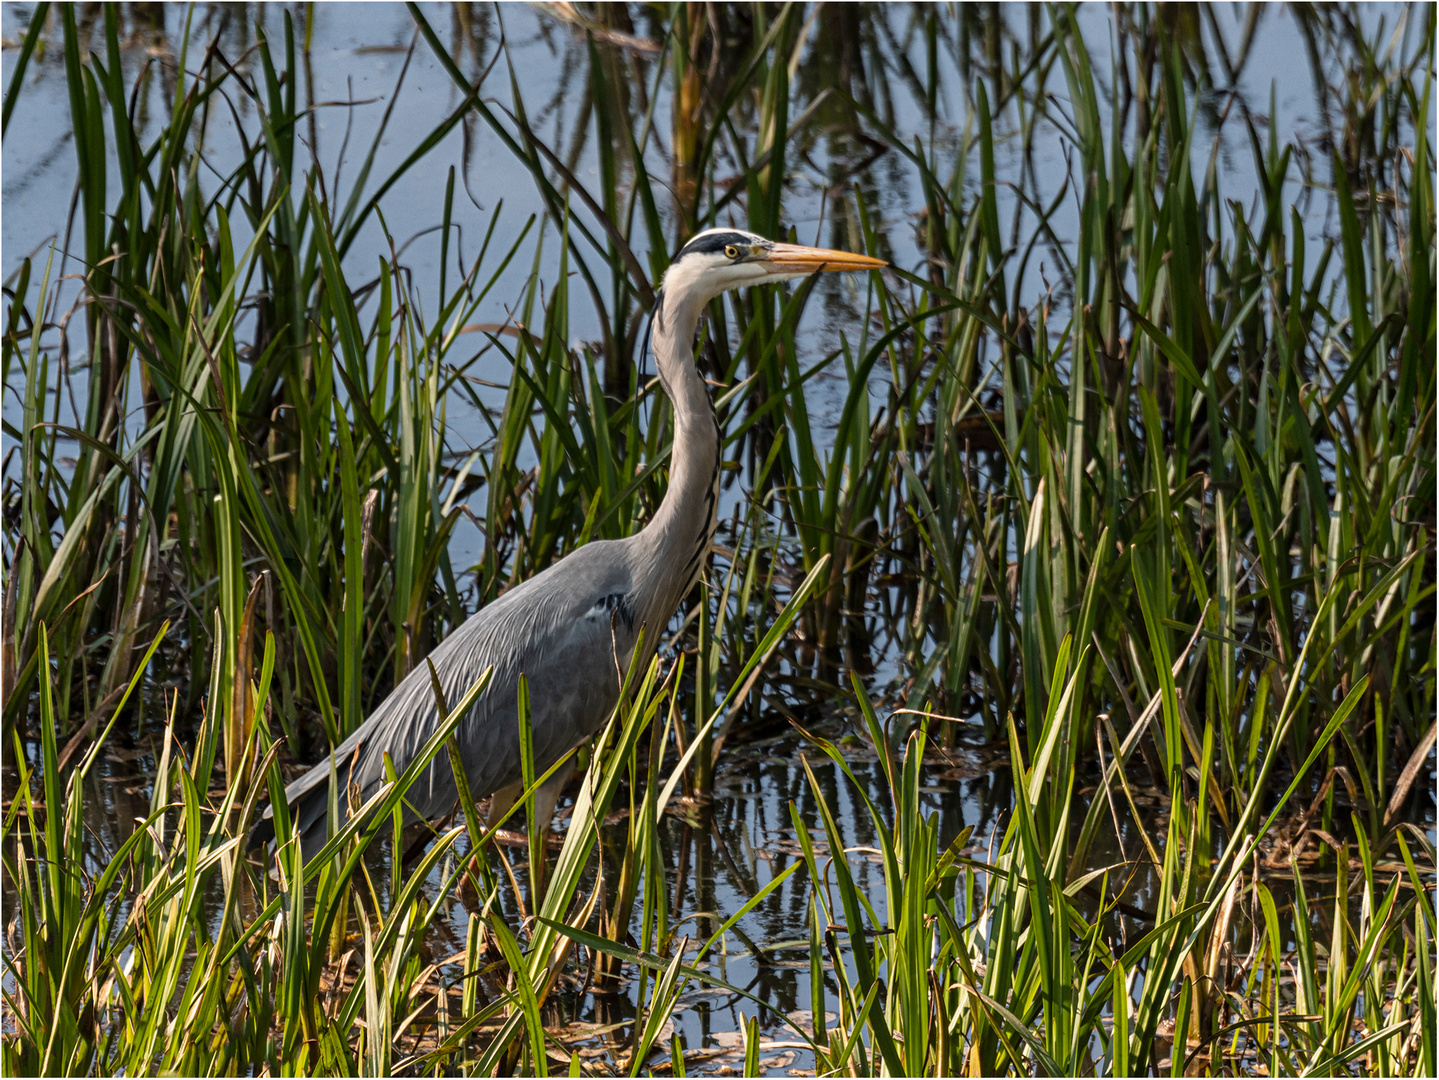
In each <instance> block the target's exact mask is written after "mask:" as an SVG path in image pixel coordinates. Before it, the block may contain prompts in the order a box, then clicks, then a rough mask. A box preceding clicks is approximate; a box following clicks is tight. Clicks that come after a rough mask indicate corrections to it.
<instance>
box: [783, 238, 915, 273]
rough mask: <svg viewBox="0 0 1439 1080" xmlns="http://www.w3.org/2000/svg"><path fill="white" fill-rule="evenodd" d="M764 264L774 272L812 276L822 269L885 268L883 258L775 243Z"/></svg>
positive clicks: (886, 264) (885, 264) (885, 263)
mask: <svg viewBox="0 0 1439 1080" xmlns="http://www.w3.org/2000/svg"><path fill="white" fill-rule="evenodd" d="M763 264H764V266H765V267H766V268H768V269H771V270H774V271H775V272H777V273H788V274H813V273H817V272H819V271H821V270H878V269H880V268H881V267H885V266H888V265H889V263H887V262H885V261H884V260H883V259H876V258H873V257H871V256H869V255H852V254H851V253H850V252H848V251H828V250H826V249H825V248H812V247H801V246H800V245H799V244H775V245H774V246H773V247H772V248H770V249H769V251H768V252H766V253H765V256H764V259H763Z"/></svg>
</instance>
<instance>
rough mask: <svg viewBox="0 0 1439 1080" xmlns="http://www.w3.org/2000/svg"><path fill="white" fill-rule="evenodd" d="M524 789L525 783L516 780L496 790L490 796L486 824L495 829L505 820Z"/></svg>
mask: <svg viewBox="0 0 1439 1080" xmlns="http://www.w3.org/2000/svg"><path fill="white" fill-rule="evenodd" d="M524 790H525V785H524V783H523V782H522V781H519V780H516V781H515V782H514V783H513V784H506V785H505V786H504V787H502V788H500V790H499V791H497V792H495V793H494V795H493V796H492V797H491V798H490V812H489V813H488V814H486V815H485V825H486V826H487V827H489V828H491V829H493V828H494V827H495V826H496V825H498V824H499V823H500V822H501V821H502V820H504V816H505V815H506V814H508V813H509V812H510V807H512V806H514V805H515V800H516V799H518V798H519V797H520V793H521V792H523V791H524Z"/></svg>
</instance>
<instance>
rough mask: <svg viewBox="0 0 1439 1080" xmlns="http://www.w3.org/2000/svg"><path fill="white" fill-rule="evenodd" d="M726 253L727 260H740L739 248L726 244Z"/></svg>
mask: <svg viewBox="0 0 1439 1080" xmlns="http://www.w3.org/2000/svg"><path fill="white" fill-rule="evenodd" d="M724 253H725V258H727V259H738V258H739V248H737V247H735V246H734V245H733V244H726V245H725V249H724Z"/></svg>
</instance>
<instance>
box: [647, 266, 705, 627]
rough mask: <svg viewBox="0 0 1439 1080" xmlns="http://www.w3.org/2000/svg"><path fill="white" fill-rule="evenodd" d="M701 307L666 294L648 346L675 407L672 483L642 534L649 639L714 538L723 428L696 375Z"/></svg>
mask: <svg viewBox="0 0 1439 1080" xmlns="http://www.w3.org/2000/svg"><path fill="white" fill-rule="evenodd" d="M701 307H702V305H701V304H700V303H699V302H698V301H693V300H692V301H690V302H688V303H684V302H679V301H673V302H672V301H670V300H669V299H668V298H665V297H664V296H663V294H661V299H660V300H659V301H658V302H657V303H656V306H655V311H654V314H653V316H652V318H653V319H654V325H653V328H652V330H651V336H650V340H651V343H652V345H653V350H654V358H655V369H656V370H657V371H658V372H659V377H660V382H661V383H662V384H663V385H664V388H665V393H666V394H667V395H669V399H670V404H671V405H672V406H673V407H674V427H675V435H674V449H673V451H672V452H671V455H670V483H669V488H668V490H666V491H665V496H664V499H663V501H661V503H660V505H659V509H658V510H657V511H656V512H655V516H654V518H653V519H652V520H651V521H650V523H649V524H648V525H646V526H645V527H644V529H643V530H641V532H640V534H639V543H640V547H641V550H642V551H643V553H644V555H645V563H646V564H647V566H646V569H647V571H648V572H649V574H651V575H652V577H651V581H650V584H651V588H650V589H648V590H646V592H647V594H648V595H649V596H652V597H654V599H655V608H654V610H652V611H651V612H649V613H648V614H649V615H650V616H651V627H652V629H651V631H650V633H651V634H657V633H658V631H659V630H660V629H661V628H662V627H663V624H664V623H665V622H667V621H668V620H669V617H670V615H671V614H673V612H674V609H675V605H677V604H678V603H679V602H680V601H681V600H682V599H684V594H685V593H686V592H688V591H689V588H690V586H691V585H693V584H694V582H695V579H696V578H697V577H698V576H699V573H700V570H701V568H702V567H703V565H704V559H705V555H706V553H707V552H708V551H709V546H710V541H711V540H712V539H713V537H714V530H715V515H716V504H717V499H718V492H719V453H720V430H719V421H718V419H717V418H716V417H715V411H714V404H713V402H711V401H710V396H709V389H708V388H707V387H706V386H705V383H704V380H703V379H702V378H701V377H700V374H699V371H698V370H697V369H696V368H695V362H694V339H695V330H696V328H697V327H698V326H699V317H700V311H701Z"/></svg>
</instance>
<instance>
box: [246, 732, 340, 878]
mask: <svg viewBox="0 0 1439 1080" xmlns="http://www.w3.org/2000/svg"><path fill="white" fill-rule="evenodd" d="M352 762H353V759H352V758H351V757H350V756H349V755H346V756H345V757H344V758H343V759H341V758H339V755H336V761H335V764H334V776H335V780H336V781H338V785H339V786H338V792H339V797H338V798H337V799H336V800H335V802H336V804H337V808H338V812H339V820H338V822H337V823H336V827H337V828H339V827H341V826H343V825H344V823H345V820H346V819H347V818H348V817H349V800H348V799H346V798H345V790H346V788H347V787H348V786H349V776H350V768H351V765H352ZM330 790H331V784H330V759H329V758H326V759H325V760H324V761H322V762H320V763H319V764H318V765H316V766H315V767H314V768H312V769H311V770H310V771H309V772H307V773H306V774H305V775H304V776H302V777H300V778H299V779H298V780H295V781H293V782H292V783H291V784H290V785H289V786H288V787H287V788H285V802H286V803H287V804H288V806H289V808H290V822H291V826H292V828H293V829H294V835H296V836H298V837H299V838H300V853H301V855H302V857H303V858H304V861H305V862H309V861H310V860H311V859H312V858H314V857H315V856H316V855H317V854H319V852H320V849H321V848H323V847H324V846H325V842H326V841H327V840H329V838H330ZM274 840H275V817H274V807H273V806H269V807H266V808H265V812H264V814H263V815H261V817H260V820H259V821H258V822H256V823H255V827H254V828H253V829H252V830H251V831H250V837H249V842H248V843H247V845H246V847H247V848H249V849H250V850H252V851H253V850H254V849H255V848H258V847H260V846H262V845H266V844H271V843H273V842H274Z"/></svg>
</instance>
